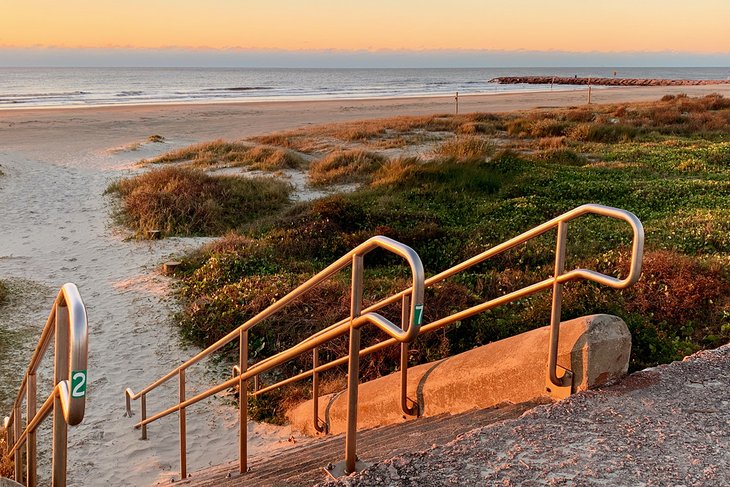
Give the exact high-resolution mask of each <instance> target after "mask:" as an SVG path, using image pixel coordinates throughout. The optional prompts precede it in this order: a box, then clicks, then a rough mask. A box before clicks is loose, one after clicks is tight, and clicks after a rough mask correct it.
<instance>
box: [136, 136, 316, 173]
mask: <svg viewBox="0 0 730 487" xmlns="http://www.w3.org/2000/svg"><path fill="white" fill-rule="evenodd" d="M144 162H145V163H150V164H161V163H174V162H189V163H191V164H193V165H195V166H201V167H206V166H226V167H236V166H246V167H249V168H251V169H262V170H266V171H275V170H278V169H286V168H298V167H301V166H303V165H305V164H306V161H305V160H304V158H302V157H301V156H300V155H299V154H297V153H296V152H293V151H291V150H287V149H281V148H277V147H271V146H265V145H257V146H252V145H249V144H242V143H239V142H226V141H224V140H222V139H218V140H214V141H212V142H203V143H201V144H194V145H191V146H188V147H184V148H182V149H177V150H174V151H170V152H167V153H165V154H162V155H160V156H157V157H155V158H153V159H149V160H146V161H144Z"/></svg>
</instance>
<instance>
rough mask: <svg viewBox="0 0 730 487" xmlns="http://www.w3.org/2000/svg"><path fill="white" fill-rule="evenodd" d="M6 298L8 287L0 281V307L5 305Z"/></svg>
mask: <svg viewBox="0 0 730 487" xmlns="http://www.w3.org/2000/svg"><path fill="white" fill-rule="evenodd" d="M7 298H8V287H7V286H6V285H5V283H4V282H3V281H0V306H2V305H3V304H4V303H5V300H6V299H7Z"/></svg>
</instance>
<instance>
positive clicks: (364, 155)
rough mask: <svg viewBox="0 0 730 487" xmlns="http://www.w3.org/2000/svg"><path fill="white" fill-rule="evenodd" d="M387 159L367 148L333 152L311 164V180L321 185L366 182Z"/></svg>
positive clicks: (314, 183) (312, 182)
mask: <svg viewBox="0 0 730 487" xmlns="http://www.w3.org/2000/svg"><path fill="white" fill-rule="evenodd" d="M386 161H387V158H386V157H385V156H383V155H380V154H377V153H375V152H369V151H365V150H359V149H357V150H348V151H337V152H333V153H331V154H329V155H328V156H326V157H324V158H322V159H320V160H318V161H315V162H313V163H312V164H311V165H310V166H309V181H310V183H311V184H313V185H320V186H321V185H326V184H343V183H357V182H365V181H368V180H369V179H370V178H371V177H372V175H373V173H375V172H376V171H377V170H378V169H380V168H381V167H382V166H383V164H385V162H386Z"/></svg>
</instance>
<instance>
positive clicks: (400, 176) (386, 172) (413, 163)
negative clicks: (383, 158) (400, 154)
mask: <svg viewBox="0 0 730 487" xmlns="http://www.w3.org/2000/svg"><path fill="white" fill-rule="evenodd" d="M419 164H421V163H420V161H419V160H418V159H416V158H415V157H406V158H399V159H392V160H389V161H387V162H386V163H385V164H383V166H382V167H381V168H380V169H378V171H377V172H376V173H375V175H374V176H373V180H372V182H371V184H372V185H373V186H380V185H385V184H398V183H400V182H403V181H405V180H407V179H410V178H411V177H412V176H413V175H414V173H415V172H416V171H417V170H418V166H419Z"/></svg>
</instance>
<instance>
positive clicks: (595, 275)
mask: <svg viewBox="0 0 730 487" xmlns="http://www.w3.org/2000/svg"><path fill="white" fill-rule="evenodd" d="M587 214H594V215H599V216H606V217H610V218H615V219H619V220H623V221H625V222H627V223H628V224H629V226H630V227H631V229H632V232H633V240H632V250H631V263H630V268H629V274H628V275H627V276H626V278H624V279H618V278H616V277H613V276H608V275H606V274H602V273H600V272H596V271H593V270H589V269H574V270H571V271H569V272H565V269H564V267H565V251H566V242H567V223H568V222H569V221H571V220H574V219H576V218H579V217H581V216H583V215H587ZM552 229H556V230H557V241H556V251H555V267H554V273H553V276H552V277H550V278H548V279H545V280H543V281H540V282H537V283H534V284H532V285H529V286H526V287H524V288H522V289H519V290H517V291H514V292H511V293H508V294H505V295H503V296H500V297H497V298H494V299H491V300H489V301H486V302H484V303H481V304H478V305H476V306H472V307H471V308H468V309H465V310H462V311H459V312H457V313H454V314H452V315H450V316H447V317H444V318H441V319H439V320H436V321H434V322H431V323H428V324H426V325H423V326H421V327H420V330H419V331H414V329H415V328H416V327H415V326H411V328H410V329H409V331H410V332H412V333H413V335H415V334H420V333H427V332H429V331H434V330H437V329H440V328H443V327H445V326H447V325H449V324H451V323H454V322H456V321H460V320H463V319H466V318H468V317H470V316H473V315H476V314H478V313H481V312H484V311H486V310H488V309H491V308H494V307H496V306H499V305H502V304H506V303H509V302H512V301H515V300H517V299H520V298H523V297H525V296H528V295H531V294H534V293H537V292H540V291H543V290H546V289H549V288H552V291H553V292H552V295H553V296H552V297H553V302H552V311H551V320H550V328H551V332H550V343H549V354H548V355H549V358H548V371H547V374H546V376H547V377H546V391H547V392H548V393H550V394H552V395H556V396H558V397H564V396H565V395H567V394H570V392H571V387H572V373H571V372H570V371H567V370H563V373H562V375H558V365H557V346H558V340H559V327H560V315H561V305H562V299H561V298H562V286H563V284H564V283H565V282H568V281H571V280H578V279H585V280H590V281H594V282H597V283H599V284H604V285H607V286H610V287H612V288H616V289H622V288H625V287H627V286H629V285H631V284H633V283H634V282H636V281H637V280H638V278H639V275H640V273H641V259H642V256H643V248H644V230H643V226H642V224H641V222H640V221H639V219H638V218H637V217H636V216H635V215H634V214H633V213H631V212H628V211H625V210H621V209H618V208H612V207H608V206H603V205H596V204H588V205H582V206H579V207H577V208H575V209H573V210H571V211H569V212H567V213H564V214H562V215H560V216H558V217H556V218H554V219H552V220H550V221H548V222H546V223H543V224H542V225H539V226H537V227H535V228H533V229H531V230H529V231H527V232H524V233H522V234H520V235H518V236H516V237H514V238H512V239H510V240H508V241H506V242H504V243H502V244H499V245H497V246H495V247H492V248H491V249H488V250H486V251H485V252H482V253H481V254H478V255H476V256H474V257H472V258H470V259H468V260H466V261H464V262H462V263H460V264H457V265H456V266H453V267H451V268H449V269H447V270H445V271H443V272H441V273H439V274H436V275H434V276H432V277H430V278H428V279H426V280H425V281H423V286H419V287H416V285H415V284H414V286H412V287H410V288H408V289H405V290H403V291H401V292H399V293H395V294H393V295H391V296H390V297H388V298H385V299H383V300H381V301H379V302H378V303H375V304H373V305H371V306H369V307H367V308H365V309H363V310H361V312H360V319H362V320H363V321H366V320H364V318H365V317H366V316H369V317H374V316H377V317H379V318H382V317H381V316H380V315H377V314H376V313H375V312H376V311H377V310H379V309H382V308H383V307H385V306H387V305H389V304H393V303H396V302H398V301H401V303H402V323H403V328H401V329H403V330H405V326H407V324H408V322H409V321H411V320H410V319H409V317H414V316H416V315H415V314H414V313H422V311H423V307H422V300H423V288H424V287H425V288H427V287H429V286H433V285H434V284H436V283H438V282H441V281H443V280H445V279H447V278H449V277H451V276H454V275H456V274H458V273H460V272H462V271H464V270H466V269H469V268H471V267H473V266H475V265H477V264H479V263H481V262H484V261H486V260H488V259H490V258H492V257H494V256H496V255H498V254H501V253H503V252H505V251H507V250H509V249H512V248H514V247H516V246H517V245H519V244H522V243H524V242H527V241H528V240H531V239H533V238H535V237H538V236H540V235H542V234H544V233H546V232H548V231H550V230H552ZM374 238H384V237H374ZM368 242H369V241H368ZM366 244H367V242H366V243H365V244H363V245H366ZM358 248H359V247H358ZM353 252H355V251H353ZM352 254H353V253H352V252H351V253H350V254H348V255H347V256H345V257H343V258H342V259H340V260H338V261H337V262H335V263H334V264H332V265H331V266H330V267H328V268H326V269H325V270H324V271H322V272H320V273H319V274H317V275H316V276H315V277H314V278H312V279H311V280H310V281H308V282H307V283H305V284H304V285H302V286H307V287H309V286H308V284H309V283H310V282H311V281H315V280H316V281H317V282H320V279H324V278H326V277H329V276H330V275H332V274H333V273H334V272H336V271H337V270H339V269H341V268H342V267H344V265H346V264H344V263H343V262H344V261H345V260H346V259H347V258H348V256H350V255H352ZM414 255H415V253H414ZM416 257H417V256H416ZM419 262H420V261H419ZM335 266H339V267H337V269H336V270H331V269H333V267H335ZM355 267H357V266H355ZM355 267H353V269H354V268H355ZM353 277H354V276H353ZM355 281H356V280H355V279H354V278H353V290H354V288H355V286H354V283H355ZM414 282H415V273H414ZM312 285H314V284H312ZM300 288H301V286H300ZM300 288H297V289H296V290H295V291H293V292H292V293H291V294H296V296H295V297H293V298H291V299H289V295H287V296H286V297H285V298H283V299H282V300H281V301H279V302H277V303H275V304H274V305H272V308H273V307H276V310H277V311H278V310H279V309H280V308H281V307H283V306H284V305H285V304H288V303H289V302H290V301H291V300H292V299H295V298H296V297H299V296H300V295H301V294H302V293H303V291H302V292H298V291H299V289H300ZM353 296H355V293H354V292H353ZM414 296H415V298H414ZM285 300H286V303H285V304H281V306H277V305H279V303H281V302H282V301H285ZM416 303H419V304H420V305H421V306H420V309H418V307H417V306H416ZM360 304H361V303H357V305H358V306H359V305H360ZM356 308H357V307H356V306H355V304H354V303H353V306H352V309H353V310H354V309H356ZM268 309H270V308H267V310H264V312H262V313H260V314H259V315H257V316H256V317H254V318H252V319H251V320H249V321H248V322H247V323H245V324H244V325H242V326H241V327H239V329H238V330H236V331H233V332H231V333H230V334H229V335H227V336H226V337H224V338H223V339H221V340H219V341H218V342H216V343H215V344H213V345H212V346H211V347H209V348H208V349H206V350H204V351H203V352H201V353H200V354H198V355H196V356H195V357H193V358H192V359H190V360H188V361H187V362H186V363H184V364H183V365H181V366H180V367H179V368H178V369H175V370H173V371H172V372H170V373H168V374H167V375H166V376H164V377H163V378H161V379H159V380H158V381H156V382H154V383H153V384H151V385H150V386H148V387H147V388H145V389H143V390H142V391H140V392H139V393H137V394H136V395H135V394H134V393H133V392H132V391H131V389H127V391H126V397H127V412H128V414H129V415H131V399H137V398H139V397H141V398H142V404H141V409H142V420H141V421H140V422H138V423H137V424H136V425H135V426H136V427H141V428H142V436H143V438H146V425H147V424H149V423H150V422H152V421H155V420H157V419H159V418H161V417H163V416H166V415H168V414H171V413H173V412H175V411H179V412H180V413H181V415H182V413H184V409H185V408H186V407H188V406H190V405H192V404H194V403H196V402H198V401H200V400H202V399H204V398H206V397H209V396H211V395H213V394H215V393H218V392H220V391H223V390H225V389H227V388H230V387H236V386H238V388H239V394H240V397H241V404H242V405H243V404H244V402H243V401H244V400H245V399H244V396H245V394H244V391H247V390H248V388H247V382H246V381H247V380H248V379H249V378H251V377H254V378H257V377H258V375H259V374H262V373H264V372H266V371H268V370H270V369H272V368H275V367H277V366H279V365H281V364H282V363H284V362H286V361H288V360H291V359H292V358H295V357H298V356H299V355H301V354H302V353H305V352H307V351H309V350H312V351H313V354H314V357H313V358H314V360H313V367H312V369H310V370H308V371H305V372H302V373H300V374H297V375H295V376H293V377H290V378H287V379H284V380H282V381H280V382H277V383H276V384H273V385H270V386H267V387H265V388H262V389H258V388H257V387H255V390H254V392H253V393H252V394H253V395H259V394H263V393H265V392H268V391H271V390H273V389H275V388H277V387H281V386H283V385H285V384H290V383H292V382H296V381H298V380H302V379H305V378H308V377H312V379H313V387H312V397H313V416H314V417H313V420H314V426H315V428H316V429H317V430H318V431H323V430H324V429H325V428H324V427H322V426H321V425H320V423H319V418H318V417H317V414H318V402H317V400H318V397H319V391H318V383H319V381H318V378H319V374H320V373H322V372H324V371H326V370H329V369H331V368H333V367H336V366H339V365H344V364H345V363H348V364H349V375H348V394H349V395H350V397H351V395H352V394H353V390H354V391H355V392H354V394H355V397H356V394H357V392H356V388H357V377H358V374H357V367H359V358H360V357H361V356H366V355H369V354H371V353H373V352H375V351H378V350H381V349H383V348H385V347H387V346H390V345H394V344H397V343H399V342H400V343H401V367H400V369H401V381H400V382H401V408H402V409H403V411H404V412H405V413H406V414H417V413H418V409H417V405H416V404H415V403H413V401H411V403H413V404H411V405H408V397H407V378H408V377H407V374H408V343H409V342H410V341H412V339H413V338H414V337H415V336H409V337H408V340H400V339H398V338H396V337H392V338H390V339H386V340H384V341H381V342H379V343H377V344H375V345H372V346H370V347H367V348H365V349H362V350H360V348H359V335H358V336H357V337H353V335H352V330H355V329H357V326H356V325H354V324H355V323H357V324H358V325H359V324H360V320H359V319H357V317H356V316H355V315H353V313H351V316H350V317H349V318H346V319H343V320H341V321H339V322H337V323H334V324H332V325H330V326H328V327H326V328H324V329H322V330H320V331H318V332H316V333H314V334H313V335H312V336H310V337H309V338H307V339H305V340H303V341H302V342H300V343H299V344H297V345H295V346H294V347H292V348H291V349H288V350H285V351H283V352H280V353H278V354H276V355H273V356H272V357H269V358H266V359H263V360H261V361H259V362H257V363H256V364H252V365H250V366H249V365H248V360H247V357H248V349H247V336H246V335H245V333H246V332H247V330H248V329H250V327H251V326H253V325H255V324H256V323H258V322H259V321H260V320H261V319H263V318H265V317H268V316H270V314H269V313H267V311H268ZM264 314H265V316H263V317H262V315H264ZM421 318H422V315H421V316H418V318H417V319H416V321H418V323H419V324H420V321H421ZM382 319H383V320H385V318H382ZM386 321H387V320H386ZM351 324H353V326H350V325H351ZM393 326H394V325H393ZM348 330H350V331H351V336H350V352H349V354H348V355H346V356H343V357H340V358H338V359H336V360H333V361H331V362H328V363H326V364H322V365H320V364H319V357H318V353H317V348H318V347H319V346H320V345H322V344H324V343H326V342H328V341H330V340H332V339H334V338H337V337H339V336H342V335H343V334H344V333H346V332H347V331H348ZM386 331H387V330H386ZM239 334H240V340H241V356H240V357H239V364H238V367H236V368H235V369H234V377H233V378H231V379H229V380H227V381H225V382H223V383H220V384H218V385H217V386H215V387H213V388H211V389H209V390H207V391H205V392H203V393H201V394H198V395H197V396H195V397H194V398H191V399H188V400H184V398H183V396H184V394H183V395H181V400H180V402H179V403H178V404H177V405H176V406H173V407H171V408H169V409H167V410H165V411H162V412H160V413H158V414H156V415H154V416H151V417H149V418H147V417H146V409H145V407H146V406H145V394H146V393H147V392H149V391H150V390H152V389H154V388H155V387H157V386H158V385H160V384H161V383H163V382H165V381H166V380H169V379H170V378H172V377H173V376H174V375H175V374H176V373H177V374H178V375H181V374H180V372H182V375H181V378H182V382H181V384H182V383H184V369H185V368H187V367H189V366H190V365H192V364H193V363H195V362H197V361H199V360H200V359H202V358H203V357H204V356H207V355H209V354H210V353H212V352H213V351H214V350H217V349H219V348H220V347H222V346H223V345H225V344H226V343H230V342H231V341H232V340H234V339H235V338H236V336H239ZM404 335H405V334H401V336H404ZM408 335H411V334H410V333H408ZM354 341H357V343H356V345H357V347H355V348H356V351H353V346H352V345H353V342H354ZM353 364H354V365H355V366H356V370H355V371H354V372H355V373H353ZM181 390H183V391H184V386H182V388H181ZM351 402H352V401H350V400H348V421H347V435H348V437H350V436H352V437H353V438H354V436H355V434H354V430H355V427H356V421H353V418H352V417H351V415H350V411H351V409H352V404H351ZM245 409H246V408H245V407H244V406H242V407H241V408H240V410H241V428H242V436H243V434H244V433H243V431H244V430H245V421H244V418H245V414H246V413H245ZM182 417H183V419H181V421H182V422H184V416H182ZM181 435H182V436H184V427H183V425H182V423H181ZM181 441H182V440H181ZM346 444H347V445H348V446H347V447H346V461H345V468H344V471H345V472H351V471H352V470H354V468H355V457H354V450H352V449H351V448H350V446H349V445H350V441H346ZM244 451H245V450H244ZM239 453H240V452H239ZM181 464H182V465H183V467H182V469H181V471H182V472H183V475H185V467H184V452H181ZM239 465H240V471H241V472H244V471H246V459H245V455H241V456H240V463H239Z"/></svg>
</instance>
